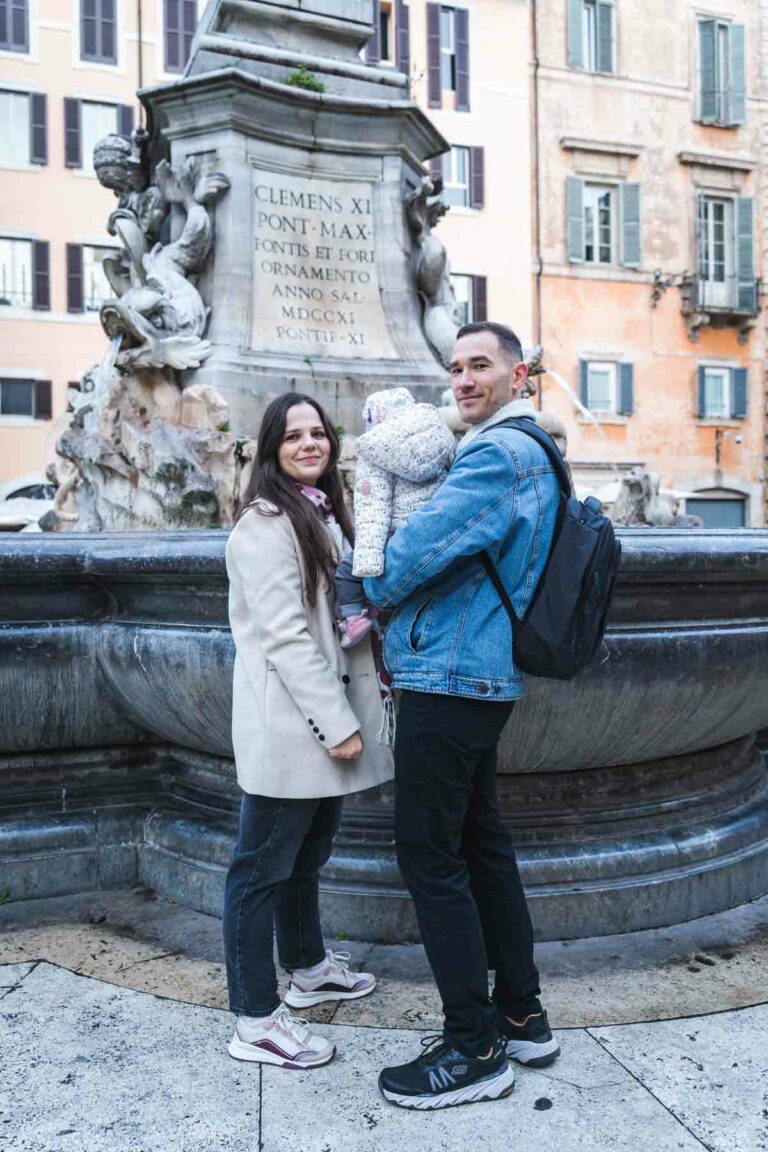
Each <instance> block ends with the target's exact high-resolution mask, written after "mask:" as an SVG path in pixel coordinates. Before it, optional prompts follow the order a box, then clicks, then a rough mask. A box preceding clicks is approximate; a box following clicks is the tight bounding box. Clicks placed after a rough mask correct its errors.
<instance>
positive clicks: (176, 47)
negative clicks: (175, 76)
mask: <svg viewBox="0 0 768 1152" xmlns="http://www.w3.org/2000/svg"><path fill="white" fill-rule="evenodd" d="M163 15H164V21H163V31H164V35H165V70H166V72H178V71H179V69H180V68H181V29H180V27H179V0H163Z"/></svg>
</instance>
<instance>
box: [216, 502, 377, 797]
mask: <svg viewBox="0 0 768 1152" xmlns="http://www.w3.org/2000/svg"><path fill="white" fill-rule="evenodd" d="M261 507H262V510H259V507H258V506H252V507H251V508H249V509H248V510H247V511H246V512H245V513H244V514H243V516H242V517H241V518H240V520H239V521H238V522H237V524H236V525H235V527H234V529H233V530H232V533H231V535H230V537H229V540H228V541H227V573H228V575H229V620H230V624H231V627H232V636H233V638H234V641H235V647H236V657H235V673H234V683H233V700H232V742H233V744H234V748H235V762H236V765H237V780H238V783H239V785H240V787H241V788H242V789H243V791H245V792H251V793H255V794H257V795H261V796H276V797H286V798H290V799H303V798H307V797H315V796H342V795H346V794H347V793H349V792H359V791H361V790H362V789H364V788H371V787H372V786H373V785H375V784H381V783H383V782H384V781H385V780H390V779H391V778H392V775H393V768H392V754H391V751H390V749H389V748H388V747H386V746H385V745H383V744H379V743H378V740H377V736H378V732H379V729H380V726H381V722H382V715H383V708H382V702H381V696H380V693H379V686H378V679H377V676H376V669H375V667H374V662H373V656H372V653H371V646H370V642H369V641H368V640H365V641H363V643H361V644H359V645H358V646H357V647H356V648H352V649H349V650H342V649H341V647H340V646H339V639H338V634H337V630H336V625H335V621H334V614H333V591H332V590H328V591H325V592H324V591H322V590H321V591H320V592H319V593H318V596H317V602H316V604H315V605H314V606H313V605H310V604H309V603H308V602H307V598H306V595H305V590H304V573H303V565H302V563H301V557H300V552H299V545H298V541H297V539H296V535H295V533H294V531H293V528H292V526H291V522H290V520H289V519H288V517H287V516H285V515H269V514H265V512H264V511H263V508H264V505H262V506H261ZM266 507H267V509H268V508H269V506H268V505H267V506H266ZM340 538H341V534H340V532H339V531H338V530H337V534H336V535H335V539H336V543H337V546H338V544H339V543H340ZM358 729H359V730H360V732H361V734H362V737H363V741H364V744H365V748H364V751H363V753H362V755H361V756H360V757H358V759H356V760H333V759H332V758H331V757H330V756H329V754H328V750H329V749H330V748H333V747H335V746H336V745H337V744H341V742H342V741H343V740H346V738H347V737H348V736H351V735H352V734H353V733H354V732H357V731H358Z"/></svg>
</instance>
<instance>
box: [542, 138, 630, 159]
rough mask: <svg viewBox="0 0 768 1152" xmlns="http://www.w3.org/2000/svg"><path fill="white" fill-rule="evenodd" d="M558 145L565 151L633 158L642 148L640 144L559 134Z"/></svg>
mask: <svg viewBox="0 0 768 1152" xmlns="http://www.w3.org/2000/svg"><path fill="white" fill-rule="evenodd" d="M560 147H561V148H564V149H565V151H566V152H598V153H600V155H602V156H626V157H628V158H629V159H630V160H633V159H634V158H635V157H636V156H639V155H640V153H641V152H642V150H643V146H642V144H622V143H620V142H619V141H617V140H587V139H585V138H584V137H581V136H561V137H560Z"/></svg>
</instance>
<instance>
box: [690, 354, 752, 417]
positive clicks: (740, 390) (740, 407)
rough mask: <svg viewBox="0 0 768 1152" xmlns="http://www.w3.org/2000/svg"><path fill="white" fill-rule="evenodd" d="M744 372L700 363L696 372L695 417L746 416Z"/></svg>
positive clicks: (745, 376)
mask: <svg viewBox="0 0 768 1152" xmlns="http://www.w3.org/2000/svg"><path fill="white" fill-rule="evenodd" d="M747 388H748V380H747V369H746V368H731V367H728V366H726V365H714V364H703V365H701V366H700V367H699V369H698V398H697V399H698V403H697V415H698V416H699V417H704V418H706V419H714V420H728V419H735V420H739V419H743V418H744V417H745V416H746V415H747V402H748V396H747Z"/></svg>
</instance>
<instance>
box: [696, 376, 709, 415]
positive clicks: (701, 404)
mask: <svg viewBox="0 0 768 1152" xmlns="http://www.w3.org/2000/svg"><path fill="white" fill-rule="evenodd" d="M706 371H707V370H706V368H697V369H696V415H697V416H706V414H707V394H706V388H705V382H706Z"/></svg>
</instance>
